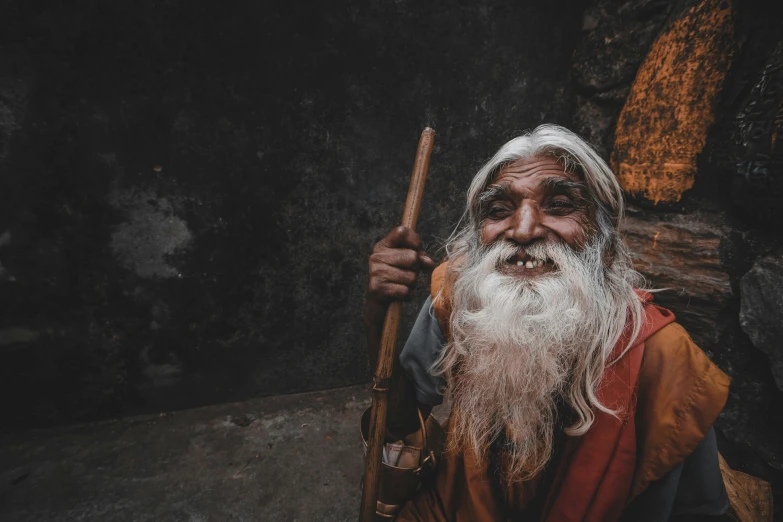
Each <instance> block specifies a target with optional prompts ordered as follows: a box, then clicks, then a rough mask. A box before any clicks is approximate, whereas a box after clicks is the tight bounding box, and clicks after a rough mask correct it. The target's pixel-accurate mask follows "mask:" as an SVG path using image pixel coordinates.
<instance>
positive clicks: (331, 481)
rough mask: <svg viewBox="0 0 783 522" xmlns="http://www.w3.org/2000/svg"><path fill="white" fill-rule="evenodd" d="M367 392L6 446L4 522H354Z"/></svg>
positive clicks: (36, 435)
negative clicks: (360, 431) (361, 420)
mask: <svg viewBox="0 0 783 522" xmlns="http://www.w3.org/2000/svg"><path fill="white" fill-rule="evenodd" d="M369 404H370V392H369V388H368V387H367V386H354V387H349V388H341V389H336V390H329V391H324V392H315V393H308V394H300V395H288V396H279V397H270V398H265V399H257V400H252V401H247V402H242V403H235V404H222V405H217V406H209V407H206V408H198V409H194V410H187V411H180V412H175V413H165V414H160V415H149V416H140V417H132V418H124V419H118V420H113V421H105V422H98V423H91V424H84V425H78V426H70V427H65V428H57V429H47V430H33V431H27V432H21V433H13V434H6V435H2V436H0V520H3V521H5V522H27V521H31V522H32V521H35V522H48V521H58V522H59V521H87V520H89V521H168V520H172V521H180V520H181V521H189V522H202V521H213V520H214V521H229V520H237V521H240V520H241V521H245V520H247V521H251V520H252V521H307V522H310V521H338V520H339V521H342V520H356V518H357V515H358V510H359V501H360V497H361V492H360V490H359V483H360V480H361V476H362V473H363V456H362V444H361V439H360V437H359V417H360V416H361V413H362V412H363V411H364V409H365V408H366V407H367V406H369Z"/></svg>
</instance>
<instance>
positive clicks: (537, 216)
mask: <svg viewBox="0 0 783 522" xmlns="http://www.w3.org/2000/svg"><path fill="white" fill-rule="evenodd" d="M541 218H542V216H541V210H540V209H539V208H538V205H537V204H536V203H534V202H533V201H522V204H521V205H520V206H519V208H518V209H517V210H516V212H514V216H513V220H512V222H511V226H510V228H509V229H508V230H507V231H506V238H507V239H511V240H513V241H516V242H517V243H520V244H523V245H524V244H527V243H532V242H533V241H536V240H537V239H543V238H545V237H546V229H545V228H544V225H543V223H542V222H541Z"/></svg>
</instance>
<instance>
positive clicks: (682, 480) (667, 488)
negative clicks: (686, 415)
mask: <svg viewBox="0 0 783 522" xmlns="http://www.w3.org/2000/svg"><path fill="white" fill-rule="evenodd" d="M728 509H729V497H728V495H727V493H726V489H725V488H724V486H723V475H721V472H720V465H719V463H718V445H717V441H716V438H715V431H714V430H713V429H712V428H710V430H709V431H708V432H707V435H706V436H705V437H704V440H702V441H701V443H699V445H698V446H697V447H696V449H695V450H694V451H693V453H691V454H690V455H689V456H688V458H686V459H685V461H684V462H683V463H682V464H680V465H679V466H677V467H676V468H674V469H673V470H671V471H670V472H669V473H667V474H666V475H664V476H663V477H662V478H661V479H660V480H656V481H655V482H653V483H652V484H650V486H649V487H648V488H647V489H646V490H645V491H644V492H643V493H642V494H641V495H639V497H638V498H637V499H636V500H634V502H633V503H632V504H631V506H629V508H628V509H627V510H626V512H625V513H624V514H623V517H622V519H621V520H622V521H623V522H625V521H628V522H630V521H634V522H666V521H669V520H672V521H676V520H691V519H692V518H693V517H697V516H698V517H703V518H704V519H705V520H707V519H711V518H710V517H716V520H721V519H720V518H719V517H721V515H723V514H724V513H726V511H727V510H728ZM701 519H702V518H699V520H701Z"/></svg>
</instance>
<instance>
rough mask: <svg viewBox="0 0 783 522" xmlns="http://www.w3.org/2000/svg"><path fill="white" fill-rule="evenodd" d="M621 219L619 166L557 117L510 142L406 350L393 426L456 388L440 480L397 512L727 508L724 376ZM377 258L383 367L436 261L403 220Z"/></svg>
mask: <svg viewBox="0 0 783 522" xmlns="http://www.w3.org/2000/svg"><path fill="white" fill-rule="evenodd" d="M622 220H623V194H622V190H621V188H620V186H619V184H618V183H617V180H616V179H615V176H614V175H613V174H612V172H611V170H610V169H609V167H608V166H607V165H606V163H605V162H604V161H603V160H602V159H601V158H600V157H599V156H598V155H597V154H596V153H595V152H594V151H593V150H592V148H591V147H590V146H589V145H588V144H587V143H585V142H584V141H583V140H582V139H581V138H579V137H578V136H576V135H575V134H573V133H571V132H569V131H568V130H566V129H564V128H562V127H558V126H554V125H543V126H540V127H538V128H536V129H535V130H534V131H532V132H530V133H527V134H525V135H523V136H521V137H518V138H515V139H513V140H511V141H509V142H508V143H506V144H505V145H503V146H502V147H501V148H500V150H498V152H497V153H496V154H495V155H494V156H493V157H492V159H491V160H490V161H489V162H488V163H487V164H486V165H484V166H483V167H482V168H481V169H480V170H479V172H478V174H476V176H475V178H474V179H473V182H472V183H471V185H470V188H469V190H468V197H467V208H466V211H465V215H464V218H463V220H462V223H461V225H460V226H459V227H458V228H457V230H456V231H455V233H454V234H453V236H452V237H451V238H450V239H449V240H448V243H447V245H446V258H447V260H446V262H444V263H443V264H441V265H440V266H438V267H437V268H436V269H435V270H434V272H433V274H432V278H431V296H430V298H428V299H427V301H426V302H425V303H424V306H423V307H422V309H421V312H420V314H419V316H418V319H417V321H416V323H415V325H414V327H413V330H412V331H411V334H410V336H409V338H408V341H407V342H406V344H405V347H404V349H403V350H402V353H401V354H400V357H399V366H400V367H401V368H402V370H404V371H400V372H398V374H399V375H400V379H399V382H397V383H396V384H395V388H394V390H393V392H394V396H393V400H392V401H391V410H390V415H389V421H388V422H389V441H393V440H397V439H399V441H401V442H402V443H404V441H405V440H408V439H406V437H408V438H409V437H410V436H411V434H412V433H413V434H415V433H416V432H417V430H419V429H420V428H419V426H420V424H421V423H420V421H419V420H418V419H419V415H418V412H422V413H423V416H424V417H426V416H427V415H428V414H429V411H430V410H431V408H432V407H433V406H435V405H437V404H440V403H441V401H442V398H443V393H444V392H445V393H446V394H448V396H449V397H450V398H451V403H452V410H451V414H450V416H449V419H448V421H447V422H446V425H445V431H446V445H445V449H444V451H443V454H442V455H441V456H440V457H439V458H438V459H437V468H436V469H435V471H434V477H433V478H432V480H430V481H428V482H427V481H425V482H424V483H423V484H422V485H421V486H420V487H418V489H417V490H416V492H415V493H414V494H412V495H411V496H410V498H408V499H406V501H405V502H403V503H400V504H399V505H398V506H388V505H384V506H382V507H383V510H384V511H385V512H386V513H387V516H388V517H389V518H391V517H394V516H396V517H397V520H405V521H409V520H421V521H494V520H503V521H505V520H531V521H538V520H544V521H548V522H565V521H589V522H611V521H616V520H633V521H641V520H650V521H665V520H695V519H697V518H695V517H702V518H704V519H705V520H719V519H721V518H722V516H723V514H724V513H725V512H726V510H727V508H728V499H727V496H726V493H725V490H724V487H723V482H722V479H721V474H720V470H719V467H718V453H717V448H716V442H715V435H714V432H713V431H712V424H713V422H714V421H715V419H716V417H717V415H718V414H719V413H720V411H721V409H722V408H723V405H724V403H725V401H726V398H727V393H728V384H729V383H728V381H729V380H728V377H727V376H726V375H725V374H723V373H722V372H721V371H720V370H719V369H718V368H717V367H716V366H715V365H713V364H712V363H711V362H710V360H709V359H708V358H707V357H706V356H705V355H704V353H703V352H702V351H701V350H700V349H699V348H698V347H697V346H696V345H695V344H694V343H693V341H692V340H691V339H690V337H689V336H688V334H687V333H686V332H685V330H684V329H683V328H682V327H681V326H680V325H678V324H677V323H676V322H675V321H674V315H673V314H672V313H671V312H670V311H668V310H665V309H662V308H659V307H657V306H656V305H654V304H653V303H652V301H653V299H652V295H651V293H649V292H647V291H644V290H643V287H644V280H643V278H642V277H641V276H640V275H639V274H638V273H637V272H636V271H635V270H634V268H633V266H632V263H631V260H630V257H629V254H628V252H627V250H626V248H625V246H624V244H623V240H622V238H621V236H620V228H621V224H622ZM369 265H370V266H369V273H370V279H369V285H368V294H367V296H368V297H367V304H366V308H365V327H366V329H367V335H368V343H369V348H370V356H371V362H372V363H373V364H374V363H375V357H376V356H377V351H378V347H379V344H380V332H381V330H382V324H383V318H384V314H385V310H386V307H387V306H388V303H389V302H390V301H393V300H400V299H407V298H408V297H409V296H410V295H411V292H412V289H413V287H414V285H415V283H416V279H417V273H418V272H419V271H420V269H422V268H423V269H432V268H435V266H436V263H435V262H434V261H433V259H432V258H431V257H430V256H429V255H428V254H426V253H425V252H424V251H423V249H422V245H421V242H420V239H419V237H418V235H417V234H416V233H415V232H413V231H411V230H409V229H406V228H403V227H399V228H397V229H394V230H392V231H391V232H390V233H389V234H388V235H387V236H386V237H385V238H384V239H382V240H381V241H380V242H379V243H378V244H377V245H376V246H375V248H374V250H373V253H372V255H371V256H370V259H369ZM417 410H418V412H417ZM389 486H390V485H389V484H388V483H387V484H384V485H382V487H389ZM678 517H679V518H678ZM699 519H700V518H699Z"/></svg>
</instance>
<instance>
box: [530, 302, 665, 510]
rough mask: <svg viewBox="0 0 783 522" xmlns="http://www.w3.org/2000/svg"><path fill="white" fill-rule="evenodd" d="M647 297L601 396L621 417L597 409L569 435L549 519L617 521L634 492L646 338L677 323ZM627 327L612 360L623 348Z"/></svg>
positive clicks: (551, 492) (548, 505) (552, 492)
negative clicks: (635, 331) (640, 320)
mask: <svg viewBox="0 0 783 522" xmlns="http://www.w3.org/2000/svg"><path fill="white" fill-rule="evenodd" d="M640 296H641V297H642V299H643V300H644V302H645V307H644V311H645V321H644V324H643V326H642V331H641V332H640V334H639V337H638V338H637V341H636V344H635V345H634V346H633V348H631V349H630V350H628V352H627V353H626V354H625V355H623V357H622V358H621V359H620V360H619V361H618V362H616V363H615V364H613V365H612V366H610V367H608V368H607V369H606V370H605V371H604V377H603V380H602V381H601V385H600V387H599V389H598V392H597V395H598V399H599V400H600V401H601V404H604V405H606V406H608V407H609V408H611V409H613V410H615V411H618V412H619V413H618V417H619V419H618V418H617V417H614V416H612V415H608V414H606V413H603V412H601V411H596V412H595V420H594V422H593V425H592V426H591V427H590V429H589V430H588V431H587V433H585V434H584V435H582V436H581V437H568V440H567V442H566V443H565V448H564V449H563V452H564V453H563V458H562V459H561V460H560V465H559V466H558V468H557V472H556V475H555V480H554V482H553V484H552V487H551V489H550V490H549V494H548V497H547V500H546V505H545V508H544V514H543V517H542V520H543V521H546V522H577V521H584V522H612V521H615V520H618V519H619V518H620V515H621V513H622V510H623V508H624V507H625V505H626V503H627V501H628V499H629V496H630V493H631V483H632V480H633V476H634V469H635V467H636V423H635V422H634V415H635V413H636V390H637V383H638V379H639V370H640V368H641V366H642V356H643V355H644V341H645V340H646V339H647V338H648V337H650V336H651V335H652V334H654V333H655V332H657V331H658V330H660V329H661V328H663V327H664V326H666V325H668V324H669V323H672V322H674V314H673V313H671V312H670V311H669V310H666V309H665V308H660V307H658V306H656V305H653V304H651V303H650V301H652V296H651V295H650V294H648V293H647V292H640ZM627 342H628V337H627V332H626V334H625V335H623V337H622V338H621V339H620V342H618V343H617V346H615V348H614V352H613V353H612V357H611V358H610V360H614V357H616V356H617V355H619V354H620V353H622V349H623V348H624V347H625V344H626V343H627Z"/></svg>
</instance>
